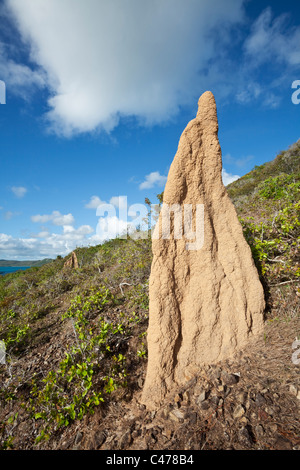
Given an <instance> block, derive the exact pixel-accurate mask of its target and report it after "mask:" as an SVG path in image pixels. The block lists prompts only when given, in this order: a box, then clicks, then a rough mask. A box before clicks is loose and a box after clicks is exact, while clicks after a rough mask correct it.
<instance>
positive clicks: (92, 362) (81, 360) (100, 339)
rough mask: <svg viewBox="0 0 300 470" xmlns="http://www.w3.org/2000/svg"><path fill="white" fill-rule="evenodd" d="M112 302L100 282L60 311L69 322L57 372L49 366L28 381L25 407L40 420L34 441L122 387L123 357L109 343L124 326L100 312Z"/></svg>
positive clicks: (92, 410)
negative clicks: (39, 376)
mask: <svg viewBox="0 0 300 470" xmlns="http://www.w3.org/2000/svg"><path fill="white" fill-rule="evenodd" d="M113 301H114V297H113V295H112V294H111V293H110V291H109V289H107V288H106V287H104V286H100V287H99V289H98V290H95V289H91V291H90V292H88V293H87V294H86V295H77V296H76V297H75V298H74V299H73V300H72V302H71V305H70V307H69V309H68V310H67V312H66V313H65V314H63V316H62V318H63V319H64V320H71V323H72V326H73V333H74V337H73V342H71V343H70V344H67V345H66V352H65V357H64V359H63V360H62V361H61V362H60V364H59V367H58V369H57V370H51V371H50V372H49V373H48V374H47V376H46V377H45V378H44V379H42V381H41V382H40V381H39V380H38V379H33V381H32V389H31V393H30V395H31V398H30V400H29V405H27V410H28V411H30V413H31V416H32V417H33V418H34V419H35V420H41V421H42V422H43V423H44V424H43V425H42V426H41V429H40V434H39V436H38V438H37V440H36V443H38V442H40V440H41V439H43V438H49V437H50V435H51V433H52V432H53V431H55V430H57V429H58V428H60V427H64V426H68V425H69V424H70V423H71V422H73V421H74V420H75V419H82V417H83V416H84V415H85V414H86V413H93V412H94V409H95V407H96V406H98V405H100V404H101V403H102V402H103V401H104V396H105V394H110V393H112V392H113V391H114V390H115V389H116V388H117V387H119V386H123V387H124V386H126V383H127V381H126V376H127V373H126V357H125V356H124V355H123V354H122V353H121V352H118V353H117V352H116V351H115V349H114V348H113V347H112V345H113V344H114V340H115V338H116V337H117V338H118V339H120V337H122V336H123V335H124V334H125V329H124V325H123V324H122V323H120V322H116V321H115V322H113V321H112V322H108V321H105V320H104V318H103V316H101V312H102V311H103V310H104V309H105V308H106V306H107V305H113ZM95 317H96V318H95Z"/></svg>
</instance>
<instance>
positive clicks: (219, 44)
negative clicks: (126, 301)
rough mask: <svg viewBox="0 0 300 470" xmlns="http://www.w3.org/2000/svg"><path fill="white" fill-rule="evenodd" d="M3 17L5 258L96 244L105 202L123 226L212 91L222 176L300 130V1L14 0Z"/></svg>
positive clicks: (151, 192) (152, 190)
mask: <svg viewBox="0 0 300 470" xmlns="http://www.w3.org/2000/svg"><path fill="white" fill-rule="evenodd" d="M0 24H1V27H0V80H2V81H3V82H4V83H5V86H6V104H1V105H0V135H1V146H0V159H1V184H0V224H1V225H0V259H21V260H24V259H40V258H45V257H56V256H57V255H58V254H60V255H66V254H67V253H69V252H70V251H71V250H72V249H74V248H75V247H76V246H81V245H89V244H90V245H92V244H96V243H99V242H100V241H101V240H100V239H101V236H100V235H101V234H100V233H99V227H100V225H99V224H98V222H99V217H97V214H96V208H97V205H98V204H99V203H100V202H101V201H102V202H106V203H110V202H111V203H113V204H114V207H115V208H116V214H115V217H114V216H113V214H111V222H112V223H113V222H116V221H118V220H122V222H121V223H120V228H121V229H123V228H124V227H125V225H124V224H125V221H124V216H122V214H120V213H119V212H118V207H117V203H118V199H117V198H118V197H119V196H123V198H122V199H120V200H119V203H120V204H121V206H122V207H123V206H124V203H125V199H124V196H126V197H127V207H128V208H129V207H130V206H132V205H133V204H143V203H144V199H145V197H148V198H149V199H150V200H151V201H152V202H156V195H157V194H158V193H160V192H161V191H162V190H163V188H164V184H165V181H166V177H167V174H168V169H169V166H170V164H171V162H172V160H173V157H174V155H175V153H176V150H177V145H178V141H179V138H180V135H181V133H182V131H183V130H184V128H185V127H186V125H187V123H188V122H189V121H190V120H191V119H193V118H194V117H195V115H196V112H197V101H198V98H199V96H200V95H201V94H202V93H203V92H205V91H206V90H211V91H212V92H213V93H214V95H215V98H216V102H217V108H218V117H219V139H220V144H221V148H222V154H223V169H224V183H225V184H226V183H228V182H230V181H231V180H233V179H234V178H236V177H237V176H242V175H244V174H246V173H247V172H249V171H250V170H251V169H252V168H253V167H254V166H255V165H260V164H262V163H264V162H266V161H269V160H272V159H273V158H274V157H275V156H276V155H277V154H278V152H280V151H281V150H285V149H286V148H287V147H288V146H289V145H291V144H292V143H294V142H295V141H297V140H298V139H299V138H300V106H298V105H295V104H293V102H292V99H291V98H292V94H293V93H294V92H295V91H296V90H294V89H292V83H293V82H294V81H295V80H300V6H299V4H298V2H295V1H291V0H286V1H278V0H272V1H266V0H249V1H245V0H226V2H225V1H224V0H151V2H150V1H148V2H147V1H146V0H145V1H144V2H141V1H140V0H127V1H125V0H114V1H107V0H84V1H83V0H44V1H43V2H41V1H39V0H5V1H1V2H0ZM0 101H1V99H0ZM2 101H3V99H2ZM131 211H132V210H131ZM124 213H125V212H124ZM127 214H128V211H127ZM129 214H130V211H129ZM130 220H131V218H130V217H129V215H128V221H130ZM97 227H98V229H97ZM112 227H113V225H112ZM100 228H101V227H100Z"/></svg>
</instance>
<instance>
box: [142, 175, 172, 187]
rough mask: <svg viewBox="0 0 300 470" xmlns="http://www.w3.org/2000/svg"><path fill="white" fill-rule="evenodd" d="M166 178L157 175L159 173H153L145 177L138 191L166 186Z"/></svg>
mask: <svg viewBox="0 0 300 470" xmlns="http://www.w3.org/2000/svg"><path fill="white" fill-rule="evenodd" d="M166 181H167V177H166V176H163V175H161V174H160V173H159V171H153V172H152V173H150V174H149V175H146V176H145V181H143V182H142V183H141V184H140V185H139V188H140V189H151V188H153V187H154V186H160V187H163V186H164V185H165V184H166Z"/></svg>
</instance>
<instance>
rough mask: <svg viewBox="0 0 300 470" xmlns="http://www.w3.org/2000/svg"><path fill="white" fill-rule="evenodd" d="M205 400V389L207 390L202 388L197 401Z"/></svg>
mask: <svg viewBox="0 0 300 470" xmlns="http://www.w3.org/2000/svg"><path fill="white" fill-rule="evenodd" d="M205 400H206V391H205V390H202V391H201V392H200V393H199V395H198V397H197V400H196V401H197V403H202V402H203V401H205Z"/></svg>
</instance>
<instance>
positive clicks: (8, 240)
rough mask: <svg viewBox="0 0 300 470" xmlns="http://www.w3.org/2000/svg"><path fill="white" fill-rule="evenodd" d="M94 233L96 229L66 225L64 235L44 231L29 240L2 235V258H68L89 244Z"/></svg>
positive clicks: (0, 237) (0, 243)
mask: <svg viewBox="0 0 300 470" xmlns="http://www.w3.org/2000/svg"><path fill="white" fill-rule="evenodd" d="M93 232H94V229H93V228H92V227H90V226H89V225H82V226H80V227H79V228H77V229H75V228H74V227H73V226H70V225H66V226H64V227H63V230H62V233H50V232H48V231H42V232H39V233H38V234H36V235H34V234H32V235H31V236H30V237H29V238H18V237H13V236H11V235H7V234H5V233H0V258H4V259H41V258H52V257H56V256H57V255H62V256H66V255H67V254H68V253H70V252H71V251H72V250H74V249H75V248H76V247H78V246H86V245H87V244H89V243H90V237H88V235H90V234H92V233H93Z"/></svg>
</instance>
